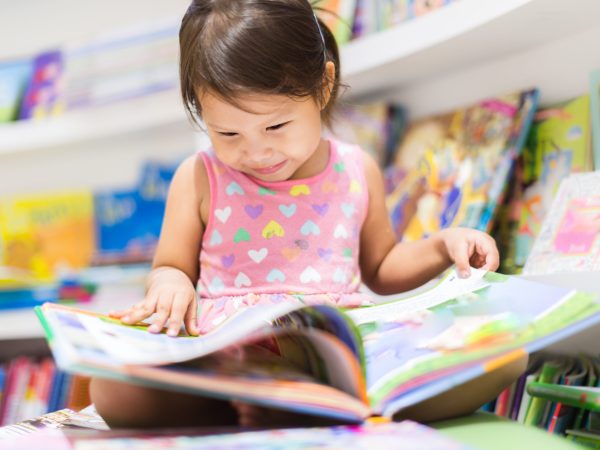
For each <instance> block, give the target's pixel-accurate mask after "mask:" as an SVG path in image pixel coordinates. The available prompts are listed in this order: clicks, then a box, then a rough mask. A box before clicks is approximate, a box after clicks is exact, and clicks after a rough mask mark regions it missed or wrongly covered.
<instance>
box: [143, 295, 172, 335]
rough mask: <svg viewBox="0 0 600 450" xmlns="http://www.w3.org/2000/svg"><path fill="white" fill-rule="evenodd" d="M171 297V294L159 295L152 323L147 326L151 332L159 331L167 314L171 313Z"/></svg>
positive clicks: (167, 318)
mask: <svg viewBox="0 0 600 450" xmlns="http://www.w3.org/2000/svg"><path fill="white" fill-rule="evenodd" d="M172 303H173V299H172V297H171V295H164V294H163V296H162V297H160V298H159V299H158V301H157V303H156V315H155V316H154V318H153V319H152V325H150V327H149V328H148V331H150V332H151V333H160V332H161V331H162V329H163V328H164V327H165V324H166V323H167V320H169V315H170V314H171V304H172Z"/></svg>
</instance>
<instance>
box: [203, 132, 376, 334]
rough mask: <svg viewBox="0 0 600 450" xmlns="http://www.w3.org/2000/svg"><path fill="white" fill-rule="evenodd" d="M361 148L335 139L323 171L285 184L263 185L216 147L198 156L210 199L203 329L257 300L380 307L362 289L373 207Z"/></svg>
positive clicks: (204, 267)
mask: <svg viewBox="0 0 600 450" xmlns="http://www.w3.org/2000/svg"><path fill="white" fill-rule="evenodd" d="M361 152H362V151H361V150H360V148H358V147H356V146H351V145H348V144H345V143H342V142H338V141H333V140H332V141H330V155H329V161H328V164H327V167H326V168H325V170H324V171H322V172H321V173H319V174H317V175H315V176H313V177H310V178H306V179H301V180H287V181H281V182H265V181H261V180H258V179H255V178H253V177H251V176H248V175H246V174H244V173H242V172H239V171H236V170H234V169H231V168H230V167H228V166H226V165H224V164H222V163H221V162H220V161H219V160H218V159H217V158H216V156H215V155H214V153H213V152H212V151H208V152H201V153H200V156H201V157H202V159H203V161H204V165H205V167H206V169H207V172H208V177H209V183H210V194H211V197H210V203H211V206H210V215H209V218H208V223H207V224H206V229H205V231H204V236H203V239H202V249H201V252H200V275H199V280H198V293H199V297H200V311H199V320H198V323H199V326H200V329H201V331H202V332H204V333H205V332H208V331H210V330H211V329H213V328H214V327H216V326H218V325H219V324H220V323H222V322H223V321H224V320H225V319H226V318H227V317H228V316H229V315H230V314H232V313H233V312H234V311H235V310H237V309H239V308H245V307H248V306H252V305H256V304H262V303H278V302H284V301H285V302H300V303H304V304H323V303H326V304H334V305H339V306H345V307H355V306H360V305H364V304H371V303H372V302H371V299H370V297H369V296H368V295H366V294H362V293H359V292H358V287H359V286H360V269H359V266H358V252H359V242H360V239H359V235H360V230H361V227H362V224H363V221H364V220H365V216H366V213H367V204H368V192H367V188H366V183H365V178H364V169H363V156H362V154H361Z"/></svg>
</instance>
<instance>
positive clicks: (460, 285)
mask: <svg viewBox="0 0 600 450" xmlns="http://www.w3.org/2000/svg"><path fill="white" fill-rule="evenodd" d="M486 273H487V272H486V271H485V270H481V269H475V268H471V276H469V277H468V278H460V277H459V276H458V273H457V272H456V270H455V269H452V270H450V271H449V272H448V273H447V274H446V275H445V276H444V277H443V278H442V280H441V281H440V282H439V283H438V284H437V285H435V286H434V287H432V288H431V289H429V290H426V291H424V292H423V293H421V294H417V295H415V296H413V297H408V298H401V299H399V300H396V301H391V302H388V303H383V304H381V305H377V306H368V307H362V308H357V309H355V310H351V311H348V312H347V315H348V316H350V317H351V318H352V320H353V321H354V322H355V323H356V324H357V325H360V324H362V323H367V322H373V321H378V320H383V321H385V320H387V319H390V318H391V320H396V319H397V318H398V317H399V316H400V315H403V314H410V313H414V312H416V311H422V310H425V309H428V308H432V307H434V306H437V305H440V304H442V303H445V302H447V301H448V300H451V299H453V298H456V297H459V296H461V295H464V294H467V293H469V292H474V291H477V290H480V289H483V288H485V287H486V286H489V282H487V281H485V280H484V279H483V277H484V276H485V274H486Z"/></svg>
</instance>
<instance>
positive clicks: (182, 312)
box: [111, 155, 209, 335]
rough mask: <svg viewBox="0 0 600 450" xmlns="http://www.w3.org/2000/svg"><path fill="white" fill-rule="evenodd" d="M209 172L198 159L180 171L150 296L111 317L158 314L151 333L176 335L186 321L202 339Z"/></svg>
mask: <svg viewBox="0 0 600 450" xmlns="http://www.w3.org/2000/svg"><path fill="white" fill-rule="evenodd" d="M207 192H208V181H207V175H206V170H205V168H204V165H203V164H202V162H201V160H200V159H199V158H198V157H197V156H195V155H194V156H192V157H190V158H188V159H187V160H185V161H184V162H183V163H182V164H181V166H180V167H179V168H178V169H177V172H176V173H175V176H174V177H173V181H172V182H171V186H170V188H169V195H168V198H167V204H166V209H165V215H164V219H163V225H162V230H161V233H160V239H159V242H158V247H157V249H156V253H155V257H154V262H153V269H152V272H151V273H150V274H149V276H148V278H147V280H146V297H145V298H144V300H143V301H142V302H140V303H138V304H136V305H135V306H134V307H132V308H128V309H125V310H123V311H118V312H114V313H112V314H111V315H113V316H114V317H117V318H120V319H121V320H122V321H123V322H125V323H136V322H138V321H140V320H143V319H146V318H147V317H150V316H151V315H152V314H154V313H155V312H156V317H155V318H154V320H153V324H152V326H151V327H150V328H149V330H150V331H153V332H158V331H160V330H162V328H163V326H164V325H165V324H167V323H168V326H169V334H171V335H176V334H178V332H179V329H180V327H181V324H182V322H185V326H186V329H187V331H188V332H189V333H190V334H198V329H197V325H196V314H197V302H196V292H195V285H196V282H197V279H198V270H199V253H200V245H201V242H202V234H203V231H204V225H203V221H202V218H201V217H202V215H201V211H203V210H204V211H206V210H207V209H208V205H207V201H206V200H205V199H208V198H209V196H208V195H204V193H207Z"/></svg>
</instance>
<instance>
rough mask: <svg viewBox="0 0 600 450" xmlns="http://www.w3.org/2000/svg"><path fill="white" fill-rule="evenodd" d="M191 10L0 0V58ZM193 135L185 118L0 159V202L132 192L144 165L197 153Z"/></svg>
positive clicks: (133, 2) (179, 0) (136, 3)
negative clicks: (17, 196)
mask: <svg viewBox="0 0 600 450" xmlns="http://www.w3.org/2000/svg"><path fill="white" fill-rule="evenodd" d="M188 4H189V0H18V1H14V0H0V37H1V39H0V60H2V59H11V58H15V57H19V56H27V55H31V54H35V53H37V52H39V51H40V50H43V49H47V48H52V47H54V46H60V45H62V44H68V43H70V42H76V41H80V40H84V41H85V40H88V39H91V38H93V37H94V35H97V34H98V33H106V32H107V31H114V30H120V29H123V28H124V27H126V28H128V27H137V26H143V25H144V24H148V23H157V22H162V21H165V20H180V19H181V17H182V16H183V14H184V12H185V10H186V8H187V6H188ZM181 108H182V111H183V105H182V106H181ZM182 116H183V114H182ZM192 131H193V129H192V126H191V125H190V124H189V123H187V122H186V121H185V120H182V121H181V123H171V124H170V125H168V126H163V127H159V128H154V129H152V130H148V132H143V133H137V134H131V135H120V136H114V137H111V138H107V139H101V140H97V141H93V142H78V143H73V144H68V145H62V146H60V147H58V148H57V147H54V148H44V149H39V150H26V151H21V152H18V153H10V154H0V196H2V195H9V194H13V193H35V192H40V191H59V190H64V189H78V188H91V189H103V188H112V187H126V186H129V185H131V184H132V183H134V182H135V181H136V180H137V177H138V174H139V170H140V168H141V165H142V163H143V162H144V161H145V160H147V159H149V158H151V159H158V160H174V159H180V158H181V157H183V156H185V155H186V154H190V153H192V152H194V151H195V150H196V147H197V143H196V142H195V137H194V134H193V133H192ZM0 144H1V143H0Z"/></svg>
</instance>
